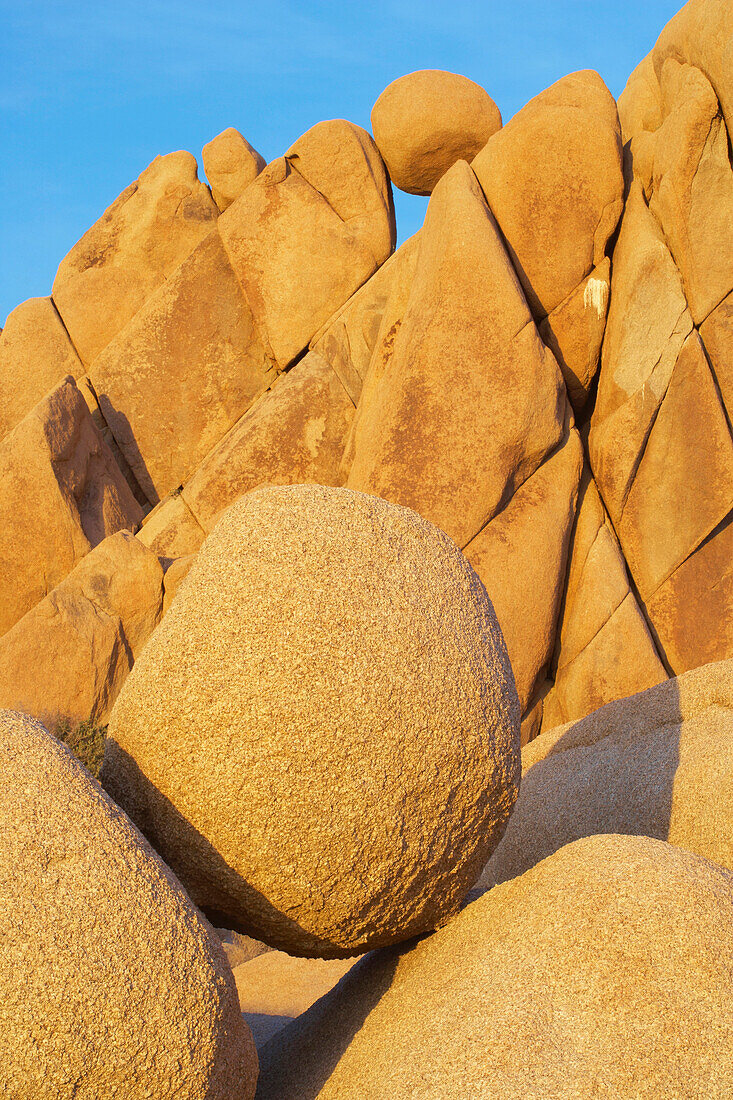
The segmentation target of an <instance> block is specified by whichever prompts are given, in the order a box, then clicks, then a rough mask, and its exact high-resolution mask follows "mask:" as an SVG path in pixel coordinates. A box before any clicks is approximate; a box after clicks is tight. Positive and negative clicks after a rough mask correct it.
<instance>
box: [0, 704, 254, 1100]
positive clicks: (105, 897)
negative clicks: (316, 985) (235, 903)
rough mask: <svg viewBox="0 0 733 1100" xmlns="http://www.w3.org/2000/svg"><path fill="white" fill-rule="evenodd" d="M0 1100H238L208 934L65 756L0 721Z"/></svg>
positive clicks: (232, 1042) (54, 745)
mask: <svg viewBox="0 0 733 1100" xmlns="http://www.w3.org/2000/svg"><path fill="white" fill-rule="evenodd" d="M0 774H2V786H1V788H0V835H2V846H1V847H0V940H1V941H2V952H0V989H1V990H2V1007H1V1008H0V1092H2V1094H3V1096H8V1097H18V1098H19V1100H20V1097H34V1098H36V1100H46V1098H48V1100H51V1098H54V1100H55V1098H64V1100H67V1098H68V1100H70V1098H71V1097H78V1100H92V1098H95V1097H113V1096H114V1097H120V1098H122V1097H124V1098H125V1100H143V1098H146V1097H152V1096H160V1097H162V1096H170V1097H173V1096H175V1097H176V1098H180V1100H201V1098H202V1097H206V1098H207V1100H234V1098H235V1097H236V1098H237V1100H248V1098H251V1097H252V1096H253V1095H254V1091H255V1084H256V1081H257V1054H256V1052H255V1049H254V1043H253V1040H252V1034H251V1032H250V1030H249V1028H248V1027H247V1025H246V1024H245V1023H244V1022H243V1020H242V1017H241V1015H240V1010H239V1003H238V999H237V991H236V986H235V984H234V978H233V976H232V973H231V971H230V969H229V967H228V965H227V962H226V959H225V957H224V953H223V951H222V947H221V944H220V943H219V941H218V939H217V937H216V935H215V934H214V931H213V929H212V928H210V926H209V925H208V924H207V923H206V921H203V920H202V919H201V917H200V916H199V914H198V913H197V912H196V909H195V908H194V906H193V905H192V904H191V901H190V899H189V898H188V897H187V896H186V894H185V892H184V890H183V889H182V887H181V884H180V883H179V882H178V881H177V880H176V878H175V877H174V875H173V874H172V873H171V872H170V871H169V870H168V868H167V867H166V866H165V865H164V864H163V863H162V862H161V861H160V859H159V858H158V857H157V855H156V854H155V853H154V852H153V851H152V850H151V848H150V846H149V845H148V843H147V841H146V840H145V839H144V838H143V837H142V836H141V835H140V833H139V832H138V831H137V829H136V828H135V827H134V826H133V825H132V823H131V822H130V821H129V820H128V819H127V817H126V816H125V814H124V813H123V812H122V811H121V810H120V809H119V808H118V807H117V806H115V805H114V804H113V803H112V802H111V801H110V799H109V798H108V797H107V795H106V794H104V792H103V791H102V790H101V789H100V787H99V784H98V783H96V782H95V781H94V780H93V779H92V778H91V776H90V775H89V774H88V773H87V772H86V771H85V770H84V768H83V767H82V765H81V764H79V763H78V761H76V760H75V759H74V757H73V756H72V755H71V753H70V751H69V750H68V749H67V748H66V747H65V746H64V745H62V744H60V742H58V741H57V740H56V739H55V738H53V737H51V735H50V734H49V733H47V731H46V730H45V729H44V728H43V726H42V725H41V724H40V723H39V722H36V721H34V720H33V719H31V718H28V717H26V716H25V715H22V714H18V713H15V712H13V711H8V710H0Z"/></svg>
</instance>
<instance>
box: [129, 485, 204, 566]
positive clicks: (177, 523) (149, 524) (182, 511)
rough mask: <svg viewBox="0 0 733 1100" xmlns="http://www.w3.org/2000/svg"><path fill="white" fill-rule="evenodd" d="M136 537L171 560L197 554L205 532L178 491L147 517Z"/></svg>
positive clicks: (159, 554) (161, 556) (161, 555)
mask: <svg viewBox="0 0 733 1100" xmlns="http://www.w3.org/2000/svg"><path fill="white" fill-rule="evenodd" d="M137 537H138V538H139V540H140V542H141V543H143V545H144V546H149V547H150V549H151V550H154V551H155V553H156V554H157V555H158V557H160V558H169V559H170V560H172V559H173V558H181V557H185V556H187V555H188V554H195V553H196V552H197V551H198V549H199V547H200V546H201V543H202V542H203V541H204V539H205V538H206V532H205V531H204V530H203V528H202V527H201V525H200V524H199V523H198V521H197V520H196V517H195V516H194V514H193V512H192V511H191V509H190V508H189V507H188V505H187V504H186V502H185V500H184V499H183V496H182V494H181V492H180V490H176V492H175V493H171V495H170V496H169V497H166V499H165V500H161V502H160V504H158V505H156V507H155V508H153V510H152V512H150V513H149V514H148V515H147V516H146V517H145V520H144V521H143V525H142V527H141V528H140V530H139V531H138V533H137Z"/></svg>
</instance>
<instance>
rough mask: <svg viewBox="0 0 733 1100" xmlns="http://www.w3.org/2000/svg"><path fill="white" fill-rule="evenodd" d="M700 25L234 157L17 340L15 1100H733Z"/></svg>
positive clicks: (729, 0) (0, 566) (680, 26)
mask: <svg viewBox="0 0 733 1100" xmlns="http://www.w3.org/2000/svg"><path fill="white" fill-rule="evenodd" d="M732 30H733V0H689V3H687V4H686V6H685V7H684V8H683V9H682V10H681V11H680V12H679V13H678V15H677V16H675V17H674V19H672V21H671V22H670V23H669V24H668V26H667V27H666V28H665V29H664V30H663V32H662V34H661V36H660V38H659V40H658V42H657V44H656V45H655V47H654V49H653V50H652V52H651V53H650V54H649V56H648V57H647V58H645V59H644V60H643V61H642V62H641V64H640V65H639V66H638V67H637V69H636V70H635V71H634V72H633V73H632V74H631V76H630V78H629V81H628V84H627V86H626V89H625V91H624V92H623V94H622V96H621V97H620V99H619V101H618V104H617V103H616V101H615V100H614V98H613V96H612V95H611V93H610V91H609V90H608V88H607V87H606V85H605V84H604V82H603V80H602V79H601V77H600V76H599V75H598V74H597V73H595V72H591V71H582V72H577V73H572V74H570V75H568V76H566V77H564V78H563V79H561V80H559V81H558V82H557V83H556V84H554V85H552V86H551V87H550V88H547V89H546V90H545V91H543V92H542V93H540V94H539V95H538V96H536V97H535V98H534V99H533V100H531V101H530V102H529V103H528V104H527V105H526V106H525V107H524V108H523V109H522V110H520V111H519V112H518V113H517V114H516V115H515V116H514V118H512V119H510V120H508V121H507V123H506V125H502V118H501V115H500V113H499V109H498V108H497V106H496V104H495V103H494V102H493V100H492V99H491V97H490V95H489V94H488V93H487V92H486V91H484V89H483V88H481V87H480V86H479V85H477V84H475V83H474V82H473V81H471V80H468V79H467V78H465V77H462V76H459V75H456V74H453V73H445V72H438V71H435V70H424V71H421V72H418V73H412V74H408V75H406V76H403V77H401V78H399V79H398V80H395V81H394V82H393V83H392V84H390V85H389V87H388V88H387V89H385V90H384V91H383V92H382V94H381V95H379V97H378V98H377V99H376V102H375V103H374V108H373V112H372V128H373V133H374V136H373V137H372V135H371V134H369V133H368V132H367V131H366V130H363V129H362V128H360V127H359V126H356V125H354V124H352V123H350V122H347V121H344V120H331V121H325V122H319V123H318V124H317V125H315V126H313V127H312V128H311V129H310V130H308V131H307V132H306V133H305V134H303V135H302V136H301V137H300V138H298V140H297V141H295V142H294V144H293V145H292V146H291V147H290V149H289V150H288V151H287V152H286V153H285V154H284V155H283V156H281V157H279V158H277V159H276V160H274V161H272V162H271V163H269V164H266V163H265V161H264V159H263V158H262V157H261V156H260V154H259V153H258V152H257V150H255V149H254V148H253V147H252V146H251V145H250V144H249V142H248V141H247V140H246V139H245V137H244V136H243V135H242V134H240V133H239V132H238V131H237V130H234V129H231V128H230V129H227V130H224V131H223V132H222V133H221V134H219V135H218V136H215V137H213V138H212V140H211V141H210V142H209V143H208V144H207V145H206V146H205V148H204V150H203V169H204V171H205V173H206V177H207V180H208V182H206V181H204V180H203V179H200V178H199V174H198V166H197V163H196V160H195V159H194V157H193V156H191V154H189V153H186V152H174V153H169V154H167V155H165V156H160V157H157V158H156V159H155V160H154V161H153V163H152V164H150V165H149V166H148V167H147V168H145V169H144V170H143V171H142V173H141V174H140V175H139V177H138V178H137V179H136V180H135V182H133V183H132V184H131V185H130V186H129V187H128V188H127V189H126V190H125V191H124V192H123V193H122V194H121V195H120V196H119V197H118V198H117V199H116V200H115V201H114V202H113V203H112V205H111V206H110V207H109V208H108V210H107V211H106V212H105V213H104V214H103V215H102V217H101V218H100V219H99V221H98V222H97V223H96V224H95V225H93V226H92V227H91V229H89V230H88V232H87V233H86V234H85V235H84V236H83V237H82V239H81V240H80V241H79V242H78V244H77V245H75V246H74V248H73V249H72V250H71V252H70V253H69V254H68V256H66V257H65V258H64V259H63V260H62V261H61V264H60V266H59V269H58V273H57V276H56V279H55V280H54V283H53V287H52V290H51V295H50V296H49V297H46V298H36V299H32V300H30V301H28V302H24V303H22V304H21V305H19V306H18V307H17V308H16V309H15V310H14V311H13V312H12V313H11V314H10V316H9V317H8V319H7V322H6V326H5V329H4V330H3V331H2V332H1V333H0V389H1V391H2V394H3V398H2V402H0V519H1V520H2V522H1V523H0V708H3V709H1V710H0V764H2V769H1V770H2V775H3V783H2V785H1V787H0V932H2V943H3V952H2V953H1V955H0V984H1V985H2V990H3V997H2V1008H1V1009H0V1093H2V1095H3V1096H6V1095H7V1096H8V1097H10V1098H11V1100H26V1098H28V1097H38V1098H39V1100H40V1098H45V1097H48V1098H49V1100H51V1098H52V1097H53V1098H59V1097H60V1098H61V1100H72V1098H73V1097H76V1098H77V1100H79V1098H82V1097H84V1098H86V1097H88V1098H89V1100H91V1098H92V1097H94V1098H101V1100H107V1098H109V1100H112V1098H114V1097H120V1096H123V1095H124V1097H125V1098H129V1100H143V1098H149V1100H158V1098H160V1100H163V1098H166V1097H169V1096H171V1097H172V1096H174V1095H175V1096H176V1097H178V1098H180V1100H204V1098H205V1100H253V1098H254V1097H255V1094H256V1095H257V1096H258V1097H260V1098H261V1100H301V1098H302V1097H309V1098H315V1097H323V1098H326V1097H339V1098H342V1100H352V1098H353V1100H365V1098H369V1097H373V1098H375V1100H382V1098H383V1097H385V1096H394V1097H395V1098H399V1097H405V1098H407V1097H410V1098H411V1100H421V1098H425V1100H428V1098H433V1097H435V1098H438V1097H440V1098H441V1100H463V1098H464V1097H468V1096H483V1095H491V1096H492V1097H496V1098H497V1100H498V1098H502V1097H506V1098H507V1100H508V1098H510V1097H511V1098H513V1097H516V1098H517V1100H519V1098H525V1097H528V1096H535V1095H536V1096H538V1097H553V1098H556V1100H566V1098H567V1100H572V1098H575V1097H578V1096H599V1097H605V1096H607V1097H614V1098H621V1100H636V1098H637V1097H649V1098H650V1100H651V1098H657V1097H662V1096H664V1097H667V1096H668V1097H674V1098H683V1100H688V1098H689V1100H698V1098H699V1097H701V1096H706V1097H707V1096H710V1097H717V1096H721V1097H722V1096H728V1095H733V1060H731V1056H730V1035H731V1033H732V1032H733V1016H732V1015H731V1003H732V1001H731V989H733V877H732V876H733V846H732V844H731V829H732V826H733V810H732V809H731V807H732V806H733V720H732V718H731V714H732V713H733V428H732V425H733V167H732V161H731V134H733V49H732V48H731V33H732ZM393 185H394V186H397V187H400V188H402V189H404V190H406V191H409V192H412V193H415V194H424V195H429V196H430V199H429V204H428V208H427V214H426V217H425V221H424V224H423V226H422V227H421V229H420V230H419V231H418V233H416V234H415V235H414V236H413V237H411V238H410V239H408V240H405V241H404V242H402V243H401V244H400V246H399V247H396V245H397V227H396V224H395V215H394V206H393V196H392V187H393ZM41 723H43V725H41ZM62 742H66V743H67V744H63V743H62ZM102 745H103V754H104V759H103V763H102V764H101V772H100V770H99V765H100V760H99V753H100V752H101V751H102ZM69 746H71V747H72V748H74V750H75V752H76V753H77V754H78V755H79V756H80V757H81V760H82V762H80V761H79V760H78V759H76V758H75V756H74V755H73V753H72V751H71V748H70V747H69ZM89 746H94V751H92V750H91V749H90V748H89ZM83 765H85V766H86V767H85V766H83ZM90 772H91V773H93V774H90ZM97 776H99V779H100V782H101V785H100V782H98V781H97ZM520 782H521V789H520ZM209 922H211V923H209ZM215 929H216V931H215ZM364 954H365V955H366V957H365V958H363V959H361V960H360V961H356V962H355V958H356V956H360V955H364ZM232 968H234V970H235V974H232ZM335 983H337V984H336V985H335V988H333V989H332V988H331V987H332V986H334V984H335ZM314 1002H315V1003H314ZM250 1024H251V1029H250V1026H249V1025H250ZM258 1051H259V1064H260V1070H259V1083H258Z"/></svg>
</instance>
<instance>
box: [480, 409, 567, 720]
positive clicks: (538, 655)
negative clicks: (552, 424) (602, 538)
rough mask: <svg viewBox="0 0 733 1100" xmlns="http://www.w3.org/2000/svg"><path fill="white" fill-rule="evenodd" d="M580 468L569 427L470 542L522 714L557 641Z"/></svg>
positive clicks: (543, 673)
mask: <svg viewBox="0 0 733 1100" xmlns="http://www.w3.org/2000/svg"><path fill="white" fill-rule="evenodd" d="M582 469H583V447H582V444H581V442H580V439H579V437H578V433H577V432H576V431H575V430H574V429H571V430H570V431H569V432H568V436H567V439H566V440H565V441H564V443H563V444H562V446H561V447H560V448H559V449H558V450H557V451H556V452H555V453H554V454H552V455H551V456H550V458H548V459H547V460H546V461H545V462H544V463H543V464H542V465H541V466H540V468H539V469H538V470H536V471H535V472H534V473H533V474H532V476H531V477H530V478H528V479H527V481H525V482H524V484H523V485H521V486H520V487H519V489H517V491H516V493H515V494H514V496H513V497H512V499H511V501H510V502H509V504H508V505H507V506H506V508H505V509H504V510H503V511H502V512H499V514H498V515H497V516H495V517H494V519H493V520H492V521H491V523H488V524H487V525H486V527H484V529H483V530H482V531H480V532H479V534H478V535H477V536H476V537H475V538H474V539H472V540H471V542H469V544H468V546H467V547H466V550H465V554H466V557H467V558H468V560H469V561H470V563H471V565H472V566H473V567H474V569H475V570H476V572H477V573H478V575H479V577H480V578H481V580H482V581H483V583H484V586H485V588H486V591H487V592H488V594H489V598H490V600H491V602H492V604H493V605H494V610H495V612H496V617H497V619H498V620H499V626H500V627H501V630H502V633H503V635H504V640H505V642H506V646H507V651H508V653H509V660H510V661H511V665H512V672H513V673H514V679H515V680H516V684H517V693H518V695H519V703H520V706H521V708H522V713H523V714H524V712H525V711H526V710H527V708H528V704H529V702H530V699H531V698H532V696H533V694H534V692H535V691H536V689H537V687H538V685H539V684H540V682H541V681H542V680H543V679H544V675H545V673H546V671H547V667H548V665H549V663H550V658H551V657H552V653H553V649H554V647H555V629H556V626H557V617H558V613H559V610H560V600H561V598H562V593H563V586H564V583H565V570H566V565H567V554H568V545H569V542H570V533H571V531H572V528H573V519H574V517H575V502H576V499H577V492H578V482H579V481H580V474H581V470H582Z"/></svg>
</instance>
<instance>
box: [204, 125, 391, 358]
mask: <svg viewBox="0 0 733 1100" xmlns="http://www.w3.org/2000/svg"><path fill="white" fill-rule="evenodd" d="M219 231H220V233H221V236H222V240H223V241H224V245H225V247H226V250H227V252H228V254H229V258H230V260H231V263H232V266H233V268H234V270H235V272H236V274H237V276H238V278H239V280H240V282H241V284H242V286H243V288H244V292H245V295H246V298H247V300H248V302H249V304H250V306H251V308H252V311H253V314H254V317H255V321H256V324H257V328H258V330H259V333H260V336H261V337H262V339H263V340H264V342H265V347H266V350H267V352H268V354H269V355H270V357H271V358H272V360H273V362H276V363H278V364H279V365H280V366H281V367H286V366H287V365H288V364H289V363H290V362H292V360H293V359H295V358H296V356H298V355H299V354H300V352H302V351H303V349H304V348H305V347H306V346H307V345H308V343H309V341H310V340H311V339H312V337H313V336H314V334H315V333H316V332H318V330H319V329H320V328H321V327H322V326H323V325H324V324H325V323H326V321H328V319H329V318H330V317H331V316H332V315H333V314H334V313H335V312H336V310H338V309H339V308H340V307H341V306H342V305H343V304H344V302H346V301H347V300H348V298H349V297H350V296H351V295H352V294H353V293H354V292H355V291H356V290H357V289H358V288H359V287H360V286H361V285H362V283H364V282H366V280H367V279H368V278H369V276H370V275H372V274H373V273H374V272H375V271H376V269H377V268H378V267H379V265H380V264H381V263H383V262H384V261H385V260H386V259H387V257H388V256H389V254H390V252H391V251H392V248H393V247H394V213H393V210H392V203H391V192H390V189H389V181H388V179H387V176H386V172H385V169H384V165H383V164H382V161H381V158H380V157H379V154H378V152H377V149H376V147H375V145H374V142H373V141H372V139H371V138H370V137H369V135H368V134H367V133H366V131H364V130H361V129H360V128H359V127H357V126H353V125H352V124H350V123H347V122H341V121H334V122H322V123H319V124H318V126H315V127H313V129H312V130H309V131H308V132H307V133H306V134H304V135H303V137H301V138H299V140H298V141H297V142H296V143H295V145H293V147H292V148H291V150H290V151H289V153H288V155H287V157H285V158H280V159H279V160H276V161H273V162H272V163H271V164H269V165H268V166H267V168H266V169H265V170H264V171H263V172H261V173H260V175H259V176H258V177H257V179H256V180H255V181H254V182H253V183H252V184H251V185H250V186H249V187H248V188H247V189H246V191H245V192H244V193H243V194H242V195H241V196H240V198H239V199H237V200H236V202H234V203H232V205H231V206H230V207H229V208H228V209H227V210H226V211H225V212H224V213H223V214H222V215H221V217H220V218H219Z"/></svg>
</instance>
